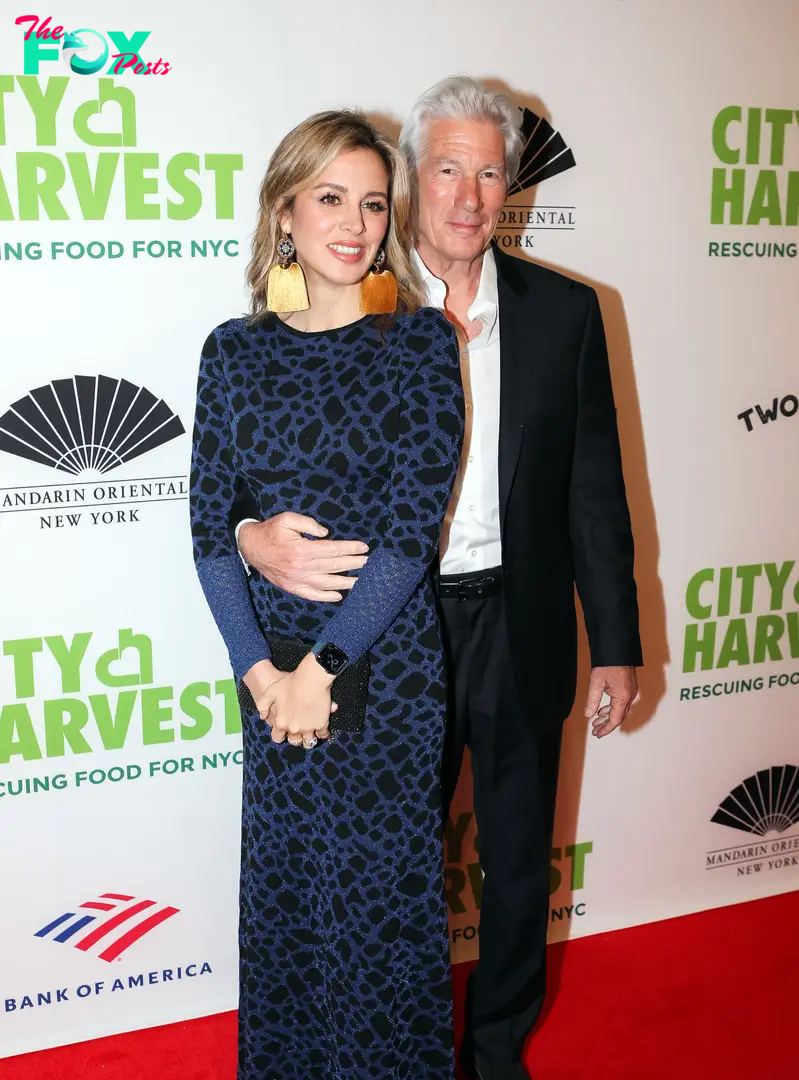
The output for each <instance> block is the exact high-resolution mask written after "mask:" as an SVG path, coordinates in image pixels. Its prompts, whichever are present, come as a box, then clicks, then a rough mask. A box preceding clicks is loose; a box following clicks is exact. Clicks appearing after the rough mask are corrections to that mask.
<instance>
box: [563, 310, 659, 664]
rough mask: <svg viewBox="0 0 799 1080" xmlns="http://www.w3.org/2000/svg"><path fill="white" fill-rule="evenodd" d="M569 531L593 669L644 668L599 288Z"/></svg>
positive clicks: (583, 361) (581, 377)
mask: <svg viewBox="0 0 799 1080" xmlns="http://www.w3.org/2000/svg"><path fill="white" fill-rule="evenodd" d="M569 525H570V532H571V541H572V551H573V557H574V576H575V582H576V584H577V591H578V593H579V595H580V603H581V604H582V607H583V613H584V616H585V625H586V631H587V633H588V642H589V645H590V648H591V663H592V665H593V666H594V667H610V666H628V665H629V666H638V665H640V664H641V662H642V656H641V640H640V636H639V630H638V599H637V590H636V585H635V577H634V576H633V556H634V548H633V535H632V528H631V525H630V513H629V509H628V506H627V496H626V492H625V488H624V476H623V474H622V464H621V450H620V447H619V435H618V429H617V424H616V407H615V403H614V400H613V388H612V385H611V380H610V367H609V364H608V351H607V345H606V342H605V331H604V328H603V325H602V315H601V312H600V309H599V302H598V300H597V297H596V293H595V292H594V291H593V290H591V291H590V294H589V302H588V311H587V315H586V320H585V327H584V331H583V339H582V347H581V350H580V358H579V364H578V369H577V428H576V435H575V443H574V458H573V462H572V478H571V488H570V493H569Z"/></svg>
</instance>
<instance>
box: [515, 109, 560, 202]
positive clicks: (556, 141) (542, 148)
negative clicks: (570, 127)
mask: <svg viewBox="0 0 799 1080" xmlns="http://www.w3.org/2000/svg"><path fill="white" fill-rule="evenodd" d="M522 113H523V120H522V134H523V136H524V147H523V148H522V156H521V160H520V162H519V171H518V173H517V174H516V179H515V180H514V181H513V183H512V184H511V185H510V187H509V188H508V195H517V194H518V193H519V192H520V191H527V190H528V188H531V187H535V185H536V184H540V183H541V181H542V180H548V179H549V178H550V177H551V176H557V175H558V173H562V172H566V170H567V169H573V168H574V166H575V165H576V164H577V162H576V161H575V160H574V154H573V153H572V151H571V150H570V149H569V147H568V146H567V145H566V143H565V141H564V139H563V136H562V135H561V134H560V132H559V131H555V129H554V128H553V127H552V125H551V124H550V123H549V121H548V120H544V118H543V117H541V116H537V115H536V113H534V112H533V111H532V110H531V109H526V108H525V109H522Z"/></svg>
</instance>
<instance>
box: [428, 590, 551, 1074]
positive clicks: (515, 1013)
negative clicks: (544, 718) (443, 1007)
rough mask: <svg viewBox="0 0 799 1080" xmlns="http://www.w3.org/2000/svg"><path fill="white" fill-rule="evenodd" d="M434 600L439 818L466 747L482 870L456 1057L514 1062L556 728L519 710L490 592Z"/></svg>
mask: <svg viewBox="0 0 799 1080" xmlns="http://www.w3.org/2000/svg"><path fill="white" fill-rule="evenodd" d="M440 605H441V615H442V622H443V627H444V640H445V644H446V647H447V652H448V660H449V668H450V670H449V683H450V696H451V707H450V711H449V720H448V730H447V740H446V745H445V750H444V760H443V765H442V792H443V803H444V812H445V818H444V820H446V815H447V814H448V813H449V805H450V802H451V800H452V796H453V794H454V791H455V787H456V784H457V782H458V775H459V773H460V768H461V762H462V759H463V750H464V747H465V746H468V747H469V749H470V751H471V758H472V772H473V775H474V811H475V816H476V821H477V829H478V834H479V839H480V863H481V865H482V868H483V873H484V874H485V880H484V882H483V898H482V906H481V912H480V959H479V961H478V963H477V966H476V967H475V968H474V970H473V971H472V973H471V975H470V977H469V982H468V985H467V993H466V1036H465V1039H464V1048H463V1055H464V1058H465V1060H466V1061H467V1062H468V1061H469V1059H470V1058H471V1057H472V1056H473V1054H474V1052H475V1051H476V1052H477V1053H478V1054H479V1055H480V1057H481V1058H482V1059H484V1060H485V1061H487V1062H489V1063H491V1064H497V1065H503V1064H507V1063H509V1062H513V1061H518V1060H519V1057H520V1055H521V1051H522V1048H523V1044H524V1040H525V1037H526V1036H527V1034H528V1033H529V1031H530V1029H531V1028H532V1027H533V1024H534V1023H535V1021H536V1018H537V1017H538V1014H539V1013H540V1011H541V1008H542V1006H543V1003H544V993H545V953H546V936H547V927H548V923H549V864H550V852H551V847H552V829H553V823H554V817H555V795H556V791H557V781H558V765H559V761H560V746H561V738H562V734H563V725H562V724H560V723H558V724H556V725H555V727H554V729H552V730H547V731H545V733H544V734H537V733H536V731H535V729H534V725H532V724H531V723H530V718H529V717H527V718H526V717H525V715H524V711H523V709H522V706H521V703H520V701H519V700H518V697H517V693H516V688H515V685H514V678H513V672H512V670H511V662H510V652H509V649H508V640H507V631H506V627H505V617H504V606H503V599H502V596H501V595H498V596H490V597H486V598H482V599H469V600H455V599H441V600H440ZM532 706H533V707H534V706H535V703H534V702H533V703H532ZM541 726H543V727H545V728H546V727H547V725H541Z"/></svg>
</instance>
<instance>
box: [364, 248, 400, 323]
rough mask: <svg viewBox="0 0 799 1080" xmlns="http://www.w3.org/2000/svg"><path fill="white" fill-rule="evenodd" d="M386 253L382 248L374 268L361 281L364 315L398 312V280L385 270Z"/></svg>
mask: <svg viewBox="0 0 799 1080" xmlns="http://www.w3.org/2000/svg"><path fill="white" fill-rule="evenodd" d="M385 261H386V253H385V251H383V249H382V248H381V249H380V250H379V251H378V253H377V257H376V258H375V261H374V266H373V267H372V269H371V270H370V271H369V273H368V274H367V275H366V277H365V278H363V280H362V281H361V311H362V312H363V314H364V315H391V314H392V313H393V312H395V311H396V310H397V279H396V278H395V277H394V275H393V274H392V273H391V271H390V270H383V269H382V266H383V263H384V262H385Z"/></svg>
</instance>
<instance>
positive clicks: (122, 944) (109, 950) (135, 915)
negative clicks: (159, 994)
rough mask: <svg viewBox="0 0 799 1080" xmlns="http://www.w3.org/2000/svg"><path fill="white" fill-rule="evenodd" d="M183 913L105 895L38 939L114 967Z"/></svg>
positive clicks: (86, 903) (69, 913)
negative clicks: (127, 952)
mask: <svg viewBox="0 0 799 1080" xmlns="http://www.w3.org/2000/svg"><path fill="white" fill-rule="evenodd" d="M179 911H180V908H176V907H168V906H166V905H165V904H159V903H157V902H156V901H155V900H137V899H136V897H135V896H128V895H127V894H126V893H102V895H100V896H99V897H98V898H97V899H96V900H86V901H84V903H82V904H78V905H77V909H76V910H75V911H65V912H64V914H63V915H59V916H58V918H57V919H53V921H52V922H51V923H48V924H47V926H43V927H42V929H41V930H37V931H36V933H35V934H34V937H39V938H50V939H51V940H52V941H58V942H60V943H61V944H62V945H73V946H74V947H75V948H76V949H80V951H81V952H91V953H92V954H93V955H96V956H99V958H100V959H101V960H107V961H108V962H109V963H110V962H111V961H112V960H116V958H117V957H118V956H121V955H122V953H123V952H125V950H126V949H129V948H130V946H131V945H133V944H134V943H135V942H137V941H138V940H139V938H142V937H144V935H145V934H149V933H150V931H151V930H155V928H156V926H160V925H161V923H162V922H166V920H167V919H171V918H172V916H173V915H177V914H178V912H179Z"/></svg>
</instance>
